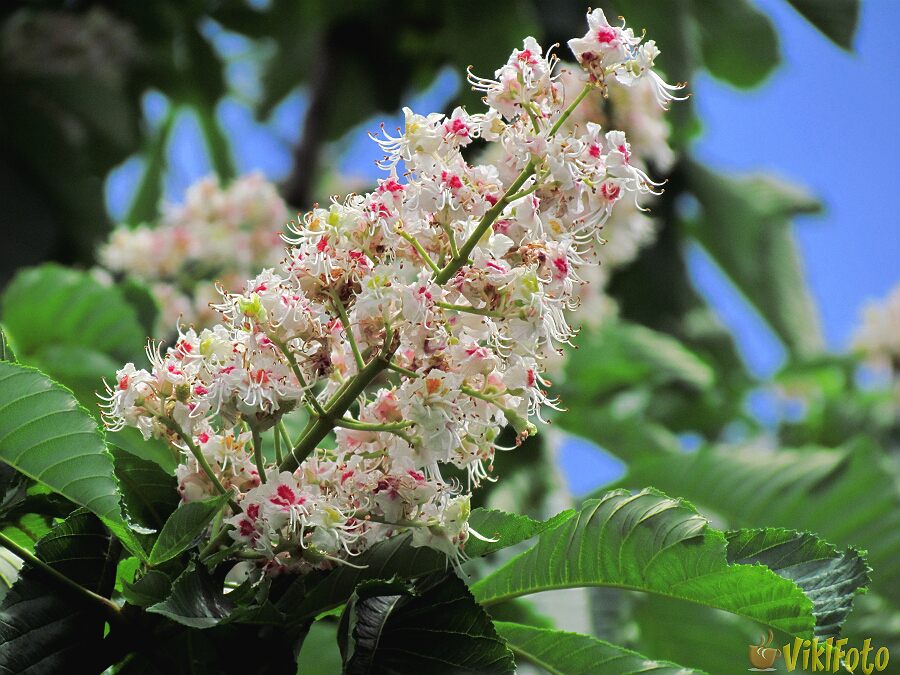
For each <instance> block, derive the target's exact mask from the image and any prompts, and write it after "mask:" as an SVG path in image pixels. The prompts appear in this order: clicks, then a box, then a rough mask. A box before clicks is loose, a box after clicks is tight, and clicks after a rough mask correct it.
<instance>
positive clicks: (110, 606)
mask: <svg viewBox="0 0 900 675" xmlns="http://www.w3.org/2000/svg"><path fill="white" fill-rule="evenodd" d="M0 544H2V545H3V546H4V547H5V548H7V549H9V550H10V551H11V552H12V553H14V554H15V555H17V556H18V557H20V558H21V559H22V560H24V561H25V562H27V563H29V564H30V565H32V566H33V567H35V568H37V569H39V570H40V571H41V572H43V573H44V574H46V575H47V576H48V577H50V578H51V579H53V580H54V581H55V582H57V583H59V584H60V585H62V586H64V587H65V588H67V589H68V590H70V591H72V592H73V593H75V594H76V595H78V596H80V597H82V598H84V599H85V600H88V601H89V602H91V603H93V604H95V605H99V606H100V607H101V608H102V609H103V611H104V613H105V614H106V615H107V617H108V618H109V619H110V620H111V621H113V622H115V623H119V622H121V621H122V614H121V610H120V609H119V606H118V605H116V604H115V603H114V602H113V601H112V600H110V599H108V598H104V597H103V596H102V595H98V594H97V593H94V592H93V591H91V590H89V589H87V588H85V587H84V586H82V585H81V584H79V583H77V582H75V581H73V580H72V579H70V578H69V577H67V576H66V575H65V574H63V573H62V572H60V571H59V570H57V569H56V568H54V567H52V566H50V565H48V564H47V563H45V562H44V561H43V560H41V559H40V558H38V557H37V556H36V555H34V554H33V553H32V552H31V551H29V550H28V549H26V548H23V547H21V546H19V545H18V544H17V543H16V542H14V541H13V540H12V539H10V538H9V537H7V536H6V535H5V534H3V533H2V532H0Z"/></svg>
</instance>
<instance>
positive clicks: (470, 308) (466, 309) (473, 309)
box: [434, 301, 505, 319]
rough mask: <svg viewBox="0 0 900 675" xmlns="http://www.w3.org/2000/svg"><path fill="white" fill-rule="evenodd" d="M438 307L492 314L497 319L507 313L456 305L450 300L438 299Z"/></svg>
mask: <svg viewBox="0 0 900 675" xmlns="http://www.w3.org/2000/svg"><path fill="white" fill-rule="evenodd" d="M434 304H435V305H437V306H438V307H443V308H444V309H451V310H453V311H454V312H466V313H468V314H478V315H479V316H490V317H494V318H497V319H502V318H503V317H504V316H505V315H504V314H503V313H501V312H495V311H492V310H490V309H479V308H478V307H469V306H468V305H454V304H452V303H449V302H440V301H436V302H435V303H434Z"/></svg>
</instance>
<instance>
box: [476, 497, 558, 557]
mask: <svg viewBox="0 0 900 675" xmlns="http://www.w3.org/2000/svg"><path fill="white" fill-rule="evenodd" d="M574 516H575V511H573V510H572V509H567V510H565V511H562V512H560V513H557V514H556V515H555V516H553V517H552V518H550V519H548V520H534V519H533V518H529V517H528V516H521V515H518V514H515V513H506V512H504V511H497V510H494V509H475V510H474V511H472V514H471V516H470V517H469V527H470V529H473V530H475V531H476V532H478V534H480V535H481V536H483V537H485V538H486V539H495V540H496V541H482V540H480V539H478V538H477V537H475V536H474V535H472V534H471V533H470V535H469V540H468V541H467V542H466V547H465V553H466V555H467V556H469V557H470V558H476V557H479V556H483V555H487V554H489V553H493V552H494V551H499V550H500V549H503V548H507V547H509V546H514V545H516V544H518V543H519V542H522V541H525V540H526V539H531V538H532V537H535V536H537V535H539V534H540V533H541V532H544V531H545V530H552V529H553V528H554V527H558V526H559V525H561V524H562V523H564V522H565V521H567V520H568V519H569V518H572V517H574Z"/></svg>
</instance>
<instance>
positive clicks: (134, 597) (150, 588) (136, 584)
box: [122, 570, 172, 607]
mask: <svg viewBox="0 0 900 675" xmlns="http://www.w3.org/2000/svg"><path fill="white" fill-rule="evenodd" d="M171 589H172V580H171V579H170V578H169V575H168V574H166V573H165V572H160V571H159V570H147V572H146V573H145V574H144V575H143V576H142V577H141V578H140V579H136V580H135V581H133V582H129V581H124V582H123V583H122V595H123V596H124V597H125V600H126V602H128V603H129V604H132V605H135V606H137V607H150V606H151V605H156V604H158V603H160V602H164V601H165V599H166V597H167V596H168V595H169V592H170V591H171Z"/></svg>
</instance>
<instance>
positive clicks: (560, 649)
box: [494, 621, 699, 675]
mask: <svg viewBox="0 0 900 675" xmlns="http://www.w3.org/2000/svg"><path fill="white" fill-rule="evenodd" d="M494 627H495V628H496V629H497V632H498V633H499V634H500V635H501V637H503V638H504V639H505V640H506V642H507V644H508V645H509V648H510V649H512V651H513V653H514V654H515V655H516V657H517V658H516V661H517V662H518V661H519V658H518V657H522V659H524V660H526V661H529V662H531V663H533V664H534V665H536V666H538V667H540V668H543V669H545V670H547V671H548V672H551V673H565V674H566V675H589V674H590V673H620V674H621V675H629V674H631V673H658V674H660V675H662V674H663V673H668V674H669V675H688V674H689V673H696V672H699V671H695V670H691V669H689V668H682V667H681V666H676V665H675V664H674V663H667V662H664V661H663V662H657V661H653V660H651V659H648V658H647V657H646V656H642V655H640V654H638V653H637V652H633V651H631V650H629V649H624V648H622V647H618V646H616V645H614V644H610V643H609V642H604V641H603V640H599V639H597V638H595V637H592V636H590V635H580V634H579V633H567V632H565V631H561V630H549V629H546V628H535V627H534V626H523V625H522V624H518V623H507V622H505V621H495V622H494Z"/></svg>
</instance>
